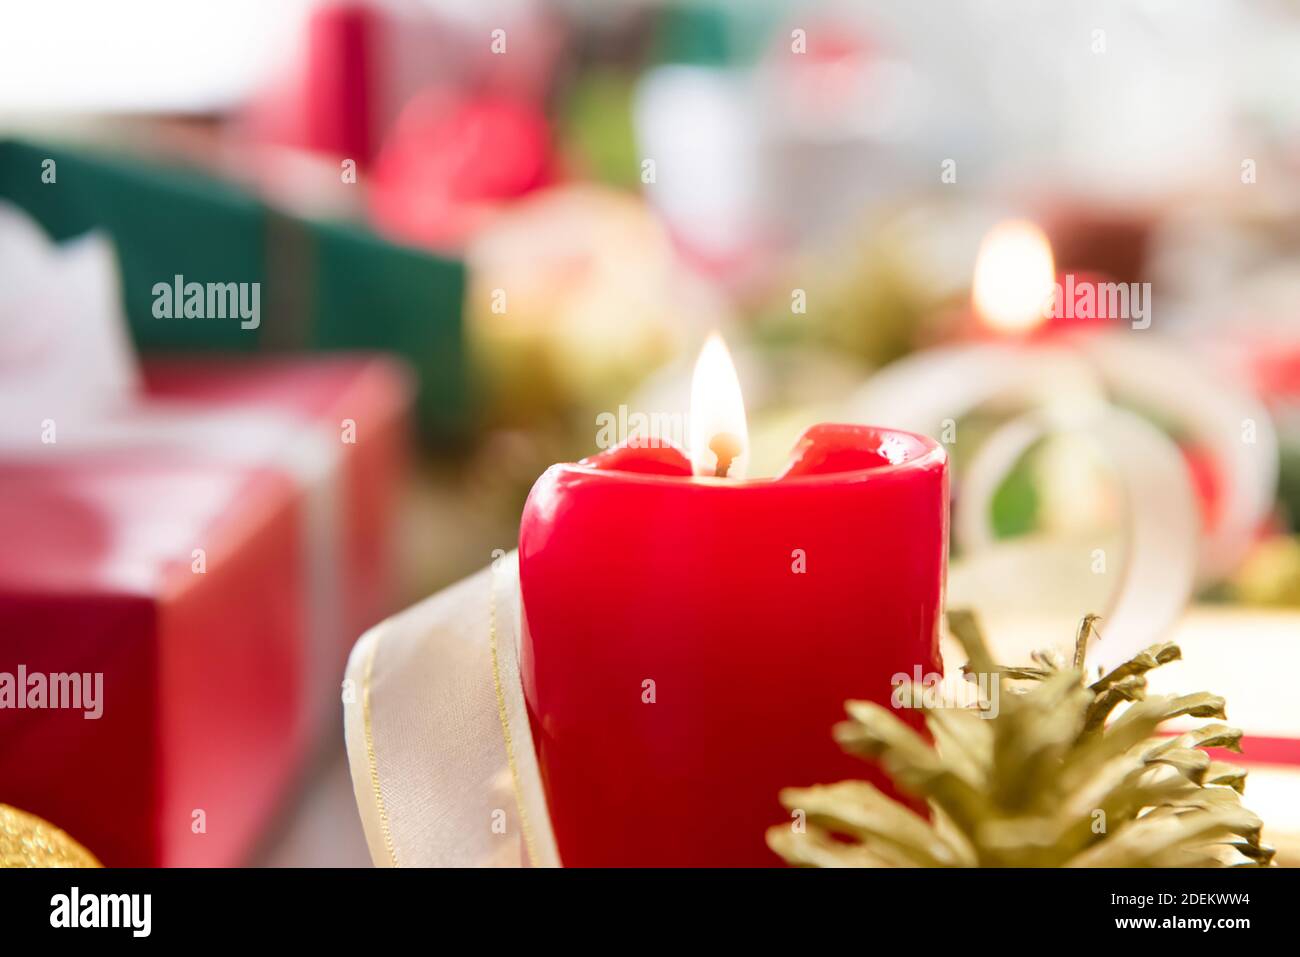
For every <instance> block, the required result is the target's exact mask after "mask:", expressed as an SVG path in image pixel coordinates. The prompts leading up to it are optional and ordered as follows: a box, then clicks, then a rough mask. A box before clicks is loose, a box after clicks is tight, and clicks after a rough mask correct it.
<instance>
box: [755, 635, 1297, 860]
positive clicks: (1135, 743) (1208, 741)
mask: <svg viewBox="0 0 1300 957" xmlns="http://www.w3.org/2000/svg"><path fill="white" fill-rule="evenodd" d="M948 618H949V627H950V628H951V630H952V631H953V633H954V634H955V636H956V637H957V638H958V639H959V640H960V642H961V643H962V646H963V647H964V649H965V651H966V653H967V655H968V656H969V664H968V665H967V666H966V668H964V669H963V670H964V672H965V674H966V676H967V677H968V678H969V677H978V678H980V679H981V680H984V679H986V678H991V679H993V680H994V682H995V684H993V685H991V686H990V687H989V692H990V693H988V694H985V695H982V696H981V702H980V704H979V705H978V706H976V707H953V706H950V705H949V706H945V703H944V702H943V701H940V700H938V699H939V696H938V695H936V694H928V695H924V696H922V697H921V701H922V703H921V705H920V706H921V707H922V709H923V710H924V711H925V717H926V726H927V728H928V729H929V731H930V734H931V736H932V737H933V739H934V743H933V745H932V744H931V743H930V742H929V741H927V740H926V739H925V738H924V737H923V736H922V735H921V734H919V733H917V732H916V731H914V730H912V728H910V727H909V726H908V725H907V724H905V723H904V722H903V721H902V720H901V719H900V718H899V717H898V716H897V715H895V714H893V713H891V712H890V711H889V710H888V709H886V708H884V707H881V706H880V705H878V704H873V703H870V702H865V701H850V702H848V703H847V705H846V709H847V711H848V713H849V717H850V720H849V721H847V722H843V723H841V724H839V725H837V726H836V728H835V738H836V740H837V741H839V743H840V745H841V746H842V747H843V748H844V749H845V750H847V751H849V752H850V753H853V754H856V755H859V756H861V757H864V758H871V759H875V760H878V761H879V762H880V764H881V766H882V767H883V769H884V770H885V772H886V773H887V774H888V775H889V776H890V778H891V779H892V780H893V782H894V783H895V785H896V786H898V787H899V789H900V790H902V791H903V792H905V793H908V794H911V795H915V796H918V797H921V798H925V799H926V800H927V801H928V803H929V809H930V813H929V817H928V819H927V818H926V817H923V816H921V815H920V814H917V813H914V812H913V811H911V810H909V809H908V808H907V807H905V806H903V805H902V804H899V803H898V802H896V801H893V800H891V799H889V798H887V797H886V796H885V795H884V794H882V793H881V792H880V791H878V790H877V789H876V788H874V787H873V786H872V785H870V784H867V783H866V782H864V781H844V782H841V783H838V784H832V785H819V786H816V787H810V788H787V789H785V790H783V791H782V792H781V802H782V803H783V804H784V805H785V806H786V807H787V808H788V809H790V810H791V812H792V814H793V816H794V819H793V822H792V823H791V824H784V825H779V826H776V827H772V828H770V829H769V830H768V832H767V840H768V844H769V846H770V847H771V848H772V849H773V850H774V851H776V852H777V853H778V854H780V855H781V856H782V857H783V858H785V860H786V861H787V862H789V863H791V864H797V865H804V866H813V867H872V866H902V867H908V866H921V867H1053V866H1071V867H1142V866H1151V867H1170V866H1195V865H1202V866H1224V865H1235V864H1243V865H1256V866H1267V865H1268V864H1270V863H1271V861H1272V857H1273V850H1272V848H1270V847H1267V846H1265V845H1263V844H1262V843H1261V842H1260V832H1261V830H1262V827H1263V823H1262V821H1261V820H1260V819H1259V818H1258V817H1257V816H1256V815H1255V814H1253V813H1252V812H1251V811H1249V810H1248V809H1247V808H1246V807H1245V806H1244V805H1243V804H1242V803H1241V798H1240V793H1241V791H1242V790H1243V789H1244V786H1245V771H1243V770H1242V769H1240V768H1238V767H1235V766H1233V765H1230V764H1227V763H1224V762H1221V761H1217V760H1214V759H1213V758H1212V757H1211V756H1210V754H1208V753H1207V750H1206V749H1208V748H1224V749H1227V750H1230V751H1239V750H1240V747H1239V742H1240V739H1241V732H1240V731H1238V730H1237V729H1234V728H1230V727H1228V726H1227V725H1224V724H1220V723H1217V722H1215V723H1210V724H1204V725H1201V726H1199V727H1196V728H1194V729H1192V730H1182V731H1180V732H1179V733H1177V734H1175V735H1173V736H1159V735H1158V729H1159V728H1160V727H1161V726H1162V725H1163V724H1164V723H1165V722H1166V721H1167V720H1169V719H1173V718H1179V717H1183V716H1187V717H1192V718H1218V719H1222V718H1224V717H1225V713H1224V701H1223V699H1222V698H1220V697H1218V696H1216V695H1213V694H1210V693H1208V692H1199V693H1196V694H1189V695H1179V696H1150V697H1148V696H1147V695H1146V693H1145V691H1146V684H1147V681H1146V673H1147V672H1149V671H1150V670H1152V669H1153V668H1157V667H1159V666H1160V665H1162V664H1166V663H1168V662H1170V661H1174V660H1176V659H1178V658H1179V657H1180V656H1181V652H1180V651H1179V649H1178V646H1177V645H1175V644H1173V643H1172V642H1165V643H1163V644H1157V645H1152V646H1151V647H1150V648H1148V649H1146V650H1145V651H1143V652H1141V653H1139V654H1137V655H1135V656H1134V657H1133V658H1131V659H1130V660H1129V661H1127V662H1125V663H1124V664H1121V665H1120V666H1118V667H1116V668H1115V669H1113V670H1111V671H1110V672H1108V673H1106V674H1104V675H1101V676H1099V677H1098V678H1097V680H1096V681H1094V682H1092V683H1091V684H1089V683H1087V680H1086V678H1085V677H1084V674H1085V672H1084V649H1085V647H1086V645H1087V642H1088V639H1089V637H1090V635H1091V633H1092V629H1093V626H1094V624H1095V622H1096V616H1093V615H1089V616H1087V617H1086V618H1084V620H1083V622H1082V623H1081V625H1080V627H1079V631H1078V635H1077V639H1076V644H1075V653H1074V656H1073V660H1072V661H1069V662H1065V661H1062V660H1060V659H1059V657H1058V656H1056V655H1053V654H1048V653H1039V654H1036V655H1035V656H1034V659H1035V660H1034V664H1033V665H1032V666H1028V667H1018V668H1009V667H1005V666H1002V665H998V664H995V663H994V660H993V658H992V657H991V655H990V653H989V651H988V649H987V647H986V645H985V643H984V638H983V636H982V634H981V632H980V630H979V627H978V626H977V624H976V622H975V618H974V616H973V615H971V614H970V613H968V612H953V613H950V614H949V616H948ZM927 690H932V689H927ZM1122 702H1127V703H1129V707H1128V708H1127V709H1125V710H1124V711H1123V712H1122V713H1120V714H1119V715H1118V716H1117V717H1114V719H1113V720H1108V719H1110V718H1111V715H1112V714H1113V712H1114V711H1115V709H1116V708H1117V707H1118V706H1119V705H1120V704H1121V703H1122Z"/></svg>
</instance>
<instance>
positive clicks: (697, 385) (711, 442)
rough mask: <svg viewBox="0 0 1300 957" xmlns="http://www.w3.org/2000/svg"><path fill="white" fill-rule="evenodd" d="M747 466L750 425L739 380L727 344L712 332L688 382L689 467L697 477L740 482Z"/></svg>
mask: <svg viewBox="0 0 1300 957" xmlns="http://www.w3.org/2000/svg"><path fill="white" fill-rule="evenodd" d="M748 466H749V426H748V424H747V423H746V421H745V400H744V397H743V396H742V395H741V392H740V379H739V378H737V376H736V367H735V366H734V365H733V364H732V362H731V353H730V352H728V351H727V345H726V343H725V342H723V341H722V336H720V335H718V334H717V333H716V332H715V333H713V334H712V335H710V336H709V338H708V340H707V341H706V342H705V343H704V348H703V349H701V350H700V357H699V359H697V360H696V361H695V375H694V376H693V378H692V379H691V467H692V469H693V470H694V472H695V474H696V475H710V476H719V477H723V476H725V477H726V478H729V479H743V478H744V477H745V472H746V469H747V468H748ZM720 473H721V474H720Z"/></svg>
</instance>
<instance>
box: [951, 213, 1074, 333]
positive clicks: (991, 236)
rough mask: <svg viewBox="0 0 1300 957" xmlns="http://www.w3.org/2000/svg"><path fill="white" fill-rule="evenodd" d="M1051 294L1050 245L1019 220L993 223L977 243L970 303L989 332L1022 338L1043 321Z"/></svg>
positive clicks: (1034, 228)
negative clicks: (1022, 334) (977, 254)
mask: <svg viewBox="0 0 1300 957" xmlns="http://www.w3.org/2000/svg"><path fill="white" fill-rule="evenodd" d="M1055 290H1056V267H1055V265H1054V264H1053V262H1052V245H1051V243H1050V242H1048V240H1047V236H1046V234H1045V233H1044V232H1043V231H1042V230H1041V229H1039V228H1038V227H1037V226H1036V225H1034V224H1033V223H1031V222H1029V221H1028V220H1023V219H1014V220H1006V221H1004V222H1001V223H998V224H997V225H996V226H994V227H993V228H992V229H991V230H989V232H988V235H986V236H985V237H984V241H983V242H981V243H980V251H979V256H978V257H977V258H976V260H975V280H974V283H973V284H972V286H971V300H972V302H973V303H974V306H975V312H976V314H977V315H978V316H979V317H980V320H981V321H982V322H983V323H984V325H985V326H987V327H988V328H989V329H991V330H993V331H994V332H999V333H1004V334H1016V333H1025V332H1029V331H1030V330H1032V329H1034V328H1036V327H1037V326H1039V325H1041V324H1042V323H1044V322H1046V321H1047V316H1048V309H1049V307H1050V302H1051V297H1052V295H1053V294H1054V292H1055Z"/></svg>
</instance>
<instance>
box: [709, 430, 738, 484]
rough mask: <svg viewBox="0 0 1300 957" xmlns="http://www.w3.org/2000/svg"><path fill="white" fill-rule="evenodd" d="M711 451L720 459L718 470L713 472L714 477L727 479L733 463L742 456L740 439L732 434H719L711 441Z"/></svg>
mask: <svg viewBox="0 0 1300 957" xmlns="http://www.w3.org/2000/svg"><path fill="white" fill-rule="evenodd" d="M709 451H710V452H712V453H713V454H714V455H716V456H717V457H718V465H717V468H715V469H714V470H713V475H714V477H715V478H726V477H727V472H729V471H730V470H731V463H732V462H734V461H735V459H736V456H738V455H740V439H738V438H736V437H735V436H734V435H732V434H731V433H730V432H719V433H718V434H717V435H715V436H714V437H713V438H712V439H711V440H710V441H709Z"/></svg>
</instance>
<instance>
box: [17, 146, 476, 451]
mask: <svg viewBox="0 0 1300 957" xmlns="http://www.w3.org/2000/svg"><path fill="white" fill-rule="evenodd" d="M51 163H52V165H51ZM49 176H53V177H54V179H53V180H52V181H49V180H48V177H49ZM338 188H339V189H357V188H358V187H357V186H356V185H354V184H346V183H343V182H342V181H341V179H340V181H339V182H338ZM0 199H2V200H7V201H8V202H10V203H13V204H14V205H16V206H17V207H19V208H21V209H23V210H25V211H26V212H27V213H28V214H29V215H30V216H32V217H33V218H34V219H35V220H36V221H37V222H39V223H40V224H41V225H42V226H43V227H44V229H45V230H46V231H47V232H48V233H50V234H51V236H52V237H53V238H54V239H56V240H65V239H68V238H70V237H74V236H79V235H81V234H82V233H85V232H86V231H88V230H90V229H99V230H102V231H103V232H105V233H107V234H108V235H109V236H110V237H111V239H112V241H113V244H114V246H115V247H116V252H117V258H118V262H119V264H120V267H121V274H122V275H121V280H122V281H121V293H120V294H121V299H122V303H123V305H124V308H125V313H126V318H127V320H128V322H129V326H130V331H131V336H132V338H133V340H134V342H135V345H136V346H137V348H138V349H139V350H140V351H142V352H144V353H146V354H147V353H176V352H185V353H212V352H239V353H250V352H259V353H261V352H273V353H276V352H278V353H284V352H302V351H312V352H332V351H353V350H368V351H383V352H389V353H393V354H396V355H398V356H400V357H402V358H403V359H404V360H405V361H406V362H407V363H408V364H409V365H410V367H411V368H412V370H413V371H414V372H415V375H416V383H417V386H418V392H417V396H416V408H417V412H418V419H419V423H420V425H421V429H422V432H423V434H424V435H425V436H426V437H427V438H428V439H430V440H432V441H435V442H436V441H454V440H456V439H459V438H461V437H463V436H464V435H465V434H466V432H467V429H468V427H469V416H470V412H471V403H470V393H469V385H470V382H469V375H468V372H467V369H466V365H467V359H466V349H465V343H464V335H463V332H462V316H461V309H462V300H463V296H464V285H465V268H464V265H463V264H462V263H461V262H459V261H457V260H454V259H451V258H444V257H438V256H434V255H432V254H430V253H428V252H426V251H422V250H416V249H412V248H409V247H404V246H398V245H395V244H393V243H390V242H388V241H386V240H383V239H380V238H378V237H377V236H375V235H374V234H373V233H371V232H370V231H369V230H367V229H365V228H364V227H361V226H357V225H353V224H350V223H343V222H321V221H315V220H309V219H305V218H302V217H300V216H295V215H290V214H287V213H283V212H280V211H278V210H274V209H272V208H270V207H269V206H267V205H266V204H265V203H263V202H262V201H261V200H259V199H258V198H256V197H254V196H253V195H251V194H249V193H247V192H245V191H244V190H243V189H241V188H239V187H237V186H235V185H233V184H229V183H225V182H222V181H220V180H217V179H214V178H212V177H211V176H209V175H207V174H205V173H202V172H199V171H196V170H193V169H189V168H183V167H180V166H168V165H160V164H158V163H155V162H147V161H144V160H140V159H137V158H134V157H127V156H118V155H110V154H107V153H99V152H92V151H87V150H83V149H71V148H64V147H53V146H48V145H45V144H32V143H26V142H18V141H7V142H0ZM180 238H183V241H178V240H179V239H180ZM176 276H182V277H184V281H185V282H191V281H193V282H199V283H205V284H206V283H210V282H220V283H230V282H234V283H260V284H261V286H260V297H261V317H260V322H259V324H258V325H257V326H256V328H244V327H243V326H244V324H243V323H241V322H240V321H238V320H234V319H230V320H213V319H179V318H177V319H165V318H158V317H157V316H155V315H154V305H155V294H154V287H155V285H156V284H157V283H159V282H168V283H170V282H172V281H173V280H174V278H175V277H176Z"/></svg>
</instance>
